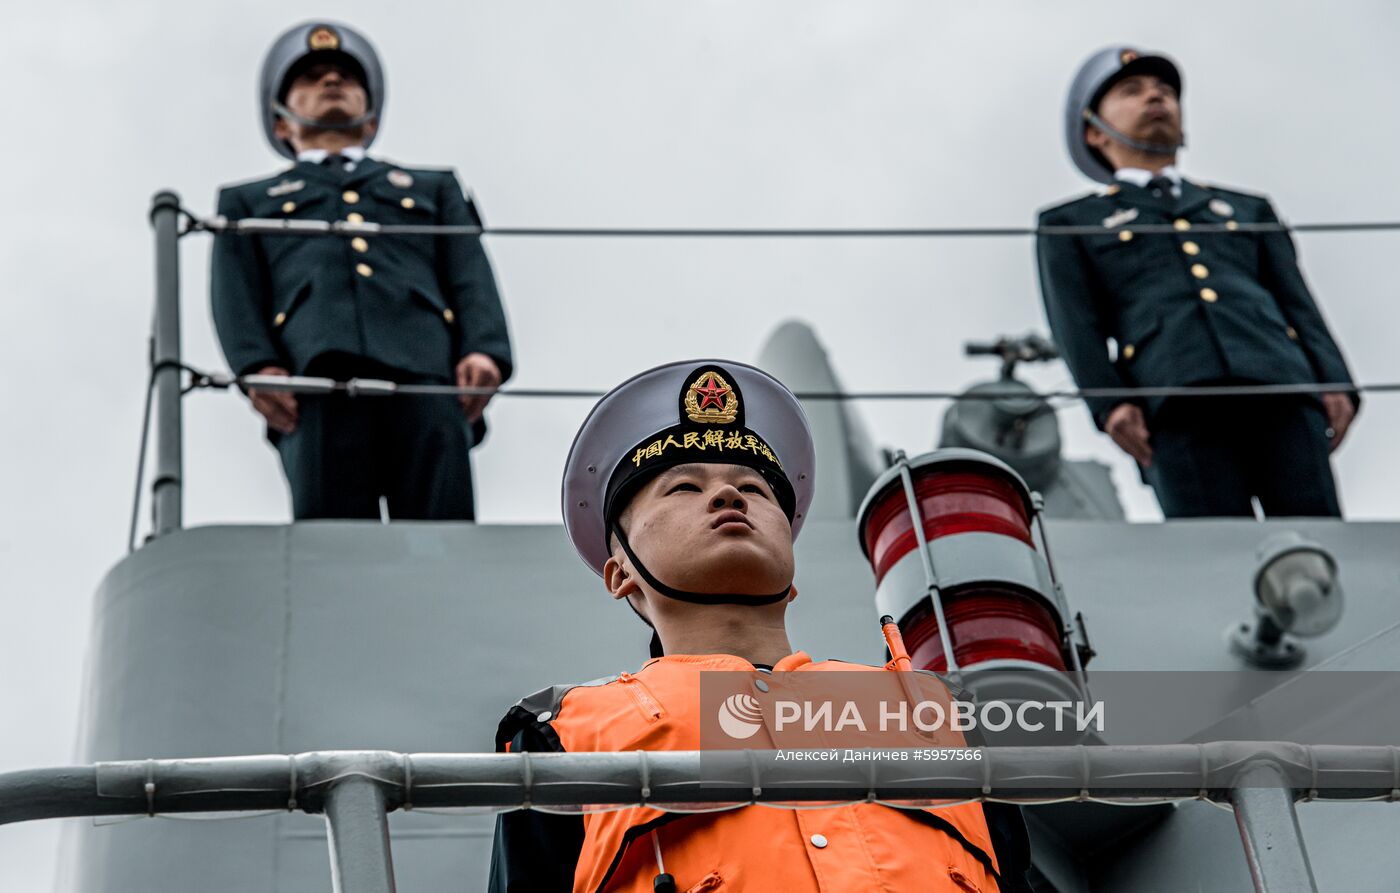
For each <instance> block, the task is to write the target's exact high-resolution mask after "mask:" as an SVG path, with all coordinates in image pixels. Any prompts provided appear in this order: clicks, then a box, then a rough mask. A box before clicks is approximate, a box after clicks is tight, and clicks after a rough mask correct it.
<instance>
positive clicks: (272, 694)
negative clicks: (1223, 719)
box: [68, 521, 1400, 893]
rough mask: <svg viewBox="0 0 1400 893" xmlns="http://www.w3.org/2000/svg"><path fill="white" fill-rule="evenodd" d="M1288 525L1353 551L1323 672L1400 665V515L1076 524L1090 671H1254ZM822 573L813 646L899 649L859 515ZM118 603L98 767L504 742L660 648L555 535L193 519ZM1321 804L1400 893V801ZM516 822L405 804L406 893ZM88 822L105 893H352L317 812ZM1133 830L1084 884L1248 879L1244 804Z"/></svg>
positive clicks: (1177, 884) (435, 879) (88, 852)
mask: <svg viewBox="0 0 1400 893" xmlns="http://www.w3.org/2000/svg"><path fill="white" fill-rule="evenodd" d="M1278 528H1295V529H1298V530H1300V531H1301V532H1302V533H1304V534H1305V535H1307V536H1309V537H1310V538H1312V539H1315V540H1317V541H1319V542H1321V543H1322V544H1323V545H1325V546H1326V547H1327V548H1328V549H1330V550H1331V551H1332V552H1333V553H1334V554H1335V555H1336V557H1337V559H1338V562H1339V564H1340V566H1341V574H1342V580H1343V583H1344V585H1345V586H1346V588H1347V597H1348V603H1347V612H1346V614H1345V616H1344V617H1343V619H1342V622H1341V624H1340V625H1339V626H1338V627H1337V628H1336V629H1335V630H1333V631H1332V632H1331V633H1329V634H1327V635H1326V636H1324V637H1322V638H1320V639H1317V640H1313V641H1312V642H1310V643H1309V648H1310V656H1311V662H1313V663H1316V662H1320V661H1325V660H1327V659H1329V658H1333V657H1336V656H1337V655H1341V654H1345V658H1344V662H1346V663H1348V665H1355V666H1365V667H1366V668H1368V669H1389V670H1393V669H1395V668H1396V666H1397V664H1400V654H1397V653H1396V649H1395V647H1394V644H1393V642H1394V640H1395V636H1394V634H1392V635H1389V636H1387V635H1385V634H1384V631H1385V630H1387V629H1390V628H1392V627H1395V626H1396V625H1397V624H1400V599H1398V598H1396V595H1397V588H1400V574H1398V573H1397V561H1396V557H1395V552H1396V550H1395V545H1396V544H1397V543H1400V525H1394V524H1343V523H1340V522H1330V521H1316V522H1307V523H1298V524H1290V523H1286V522H1274V523H1270V524H1257V523H1254V522H1241V521H1209V522H1186V523H1181V522H1178V523H1172V524H1166V525H1125V524H1121V523H1111V522H1070V521H1062V522H1055V523H1051V525H1050V528H1049V533H1050V538H1051V542H1052V545H1053V547H1054V559H1055V562H1056V566H1057V568H1058V570H1059V572H1060V576H1061V579H1062V580H1063V582H1064V583H1065V587H1066V590H1067V593H1068V596H1069V599H1070V602H1071V605H1072V607H1073V608H1074V609H1075V610H1078V611H1082V612H1083V613H1084V614H1085V616H1086V618H1087V619H1088V622H1089V629H1090V633H1091V636H1092V639H1093V642H1094V645H1095V647H1096V648H1097V649H1098V650H1099V657H1098V658H1097V659H1096V660H1095V662H1094V663H1093V664H1092V665H1091V667H1090V674H1091V679H1092V676H1093V673H1094V672H1100V671H1104V670H1118V669H1156V670H1162V669H1190V670H1232V669H1238V668H1239V666H1240V665H1239V664H1238V663H1237V660H1236V659H1235V658H1233V657H1232V656H1231V655H1230V653H1229V652H1228V650H1227V649H1226V647H1225V644H1224V640H1223V637H1222V631H1223V630H1224V629H1225V627H1226V626H1227V625H1228V624H1230V623H1231V622H1234V621H1238V620H1241V619H1245V618H1246V617H1248V613H1249V606H1250V598H1251V595H1250V589H1249V586H1250V579H1251V575H1252V573H1253V549H1254V546H1255V545H1256V544H1257V543H1258V542H1259V541H1260V540H1262V539H1264V537H1265V536H1267V535H1268V534H1269V533H1270V532H1272V531H1274V530H1276V529H1278ZM798 565H799V569H800V571H799V576H798V579H797V586H798V589H799V591H800V596H799V598H798V600H797V602H796V603H795V605H794V607H793V611H792V615H791V620H792V622H791V625H790V626H791V630H792V641H793V643H794V645H795V647H798V648H802V649H803V650H806V651H808V652H809V653H811V654H813V655H814V656H817V657H838V658H844V659H850V660H862V661H867V662H877V661H879V660H881V659H882V646H883V643H882V640H881V638H880V635H879V629H878V626H877V623H876V616H875V615H876V612H875V607H874V600H873V579H872V576H871V573H870V571H869V569H868V567H867V566H866V565H865V564H864V562H863V560H862V559H861V557H860V552H859V549H858V547H857V545H856V540H855V534H854V531H853V525H852V523H851V522H849V521H844V522H841V521H814V522H813V523H811V524H809V525H808V526H807V528H806V530H805V531H804V534H803V537H802V541H801V542H800V543H799V548H798ZM94 617H95V628H94V630H93V635H92V640H91V641H92V648H93V650H92V653H91V655H90V657H89V689H88V692H87V700H86V705H87V706H86V715H85V717H84V731H83V740H82V742H81V748H80V750H81V757H82V759H83V760H85V761H98V760H114V759H143V758H162V757H181V756H213V755H227V754H239V753H268V752H277V753H288V752H297V751H307V750H316V749H329V748H383V749H389V750H397V751H405V752H409V751H471V750H489V749H490V748H491V746H492V736H493V733H494V731H495V727H496V722H497V720H498V719H499V718H500V716H501V715H502V714H503V713H504V711H505V710H506V709H507V708H508V707H509V706H510V705H511V704H512V703H513V702H514V701H515V699H516V698H518V697H520V696H522V695H524V694H527V693H529V692H531V691H535V690H538V689H540V688H542V687H544V686H546V685H548V684H551V683H556V682H566V681H581V680H586V679H591V678H594V677H597V676H601V675H604V674H607V673H611V672H616V671H618V670H621V669H632V668H635V667H636V666H638V665H639V664H640V663H642V661H643V660H645V658H646V642H647V638H648V635H647V631H646V629H645V628H644V627H643V626H642V625H641V624H640V623H639V622H638V621H637V620H636V619H635V618H634V617H633V616H632V614H631V612H630V611H628V610H627V609H626V608H625V607H624V606H621V605H619V604H617V603H615V602H613V601H612V600H611V599H609V598H608V596H607V594H606V593H605V592H604V591H603V589H602V586H601V584H600V583H599V582H598V580H597V578H596V577H594V576H593V575H592V574H591V573H589V572H588V571H587V570H586V569H585V568H584V567H582V566H581V565H580V564H579V563H578V560H577V558H576V557H575V555H574V553H573V551H572V549H571V548H570V547H569V546H568V543H567V540H566V539H565V537H564V536H563V533H562V531H561V530H560V528H558V527H555V526H485V525H466V524H460V525H459V524H436V525H429V524H392V525H388V526H384V525H378V524H363V523H330V522H325V523H308V524H298V525H293V526H289V527H210V528H202V529H195V530H188V531H183V532H180V533H176V534H173V535H170V536H168V537H165V538H162V539H160V540H157V541H156V542H154V543H152V544H150V545H148V546H146V547H145V548H143V549H141V550H140V551H139V552H137V553H136V554H134V555H132V556H130V557H129V558H127V559H125V560H124V561H122V562H121V563H120V564H119V565H117V566H116V567H115V568H114V569H113V570H112V572H111V573H110V574H109V575H108V577H107V579H106V580H105V581H104V582H103V585H102V587H101V588H100V590H99V592H98V594H97V604H96V606H95V611H94ZM1378 634H1379V635H1378ZM1299 810H1300V814H1301V818H1302V824H1303V829H1304V832H1305V834H1306V836H1307V840H1308V844H1309V846H1310V849H1311V855H1312V859H1313V864H1314V867H1315V869H1316V871H1317V874H1318V878H1319V882H1320V884H1321V888H1322V889H1324V890H1335V889H1346V890H1353V891H1371V890H1375V891H1382V890H1387V891H1388V890H1393V889H1394V886H1395V882H1394V878H1395V877H1397V876H1400V848H1397V847H1394V846H1391V845H1386V844H1385V843H1384V841H1393V840H1395V839H1400V805H1394V806H1392V805H1389V804H1376V805H1373V804H1363V805H1355V806H1337V805H1330V804H1301V805H1300V807H1299ZM491 826H492V820H491V819H490V818H489V817H487V816H440V815H424V814H419V813H412V814H408V815H404V814H395V815H394V816H393V817H392V821H391V827H392V829H393V831H394V835H395V836H394V848H395V863H396V866H397V869H398V875H399V881H400V882H399V889H400V890H402V891H406V893H414V891H425V893H426V891H438V890H456V889H461V890H473V889H480V887H481V886H482V884H483V883H484V879H485V872H486V860H487V858H488V854H489V846H490V833H491ZM69 835H70V840H69V841H68V844H69V846H68V851H69V852H70V853H71V854H72V858H73V859H74V865H73V869H74V871H73V873H74V876H75V877H74V885H73V888H74V889H75V890H78V891H82V893H114V891H122V893H127V891H136V890H141V891H165V890H171V891H185V890H192V889H198V890H200V891H201V893H233V891H244V890H260V891H261V890H275V891H287V893H290V891H298V893H305V891H320V890H329V884H330V881H329V865H328V859H327V856H326V851H325V843H324V834H323V830H322V826H321V824H320V823H319V821H318V820H316V819H315V818H311V817H306V816H302V815H283V816H277V817H253V818H245V819H240V820H236V821H188V820H183V821H176V820H165V819H159V820H149V819H140V820H134V821H128V822H123V823H118V824H111V825H103V826H96V827H94V826H91V825H87V826H78V825H74V826H73V827H72V829H71V830H70V831H69ZM1134 840H1135V841H1136V842H1135V843H1131V844H1128V845H1125V846H1120V847H1116V848H1114V852H1113V853H1112V854H1099V855H1097V856H1094V857H1093V858H1092V859H1089V860H1087V861H1086V860H1085V859H1084V858H1083V857H1082V856H1081V857H1079V859H1078V862H1077V864H1078V868H1077V869H1076V870H1077V871H1078V872H1079V876H1078V877H1077V879H1076V880H1075V881H1074V882H1073V884H1070V883H1068V882H1066V884H1065V885H1064V887H1063V888H1064V889H1066V890H1069V889H1076V887H1078V888H1079V889H1083V890H1085V891H1155V890H1163V891H1166V890H1173V891H1176V890H1197V889H1200V890H1208V891H1214V890H1222V891H1224V890H1232V891H1233V890H1241V889H1248V888H1249V886H1248V884H1249V882H1248V874H1247V870H1246V867H1245V862H1244V855H1243V851H1242V849H1241V846H1240V841H1239V838H1238V835H1237V833H1236V831H1235V826H1234V821H1233V817H1232V816H1231V815H1230V814H1229V813H1228V812H1226V811H1222V810H1219V809H1217V808H1215V807H1211V806H1207V805H1204V804H1199V803H1192V804H1186V805H1185V806H1183V807H1182V808H1179V809H1177V810H1176V811H1174V812H1173V813H1172V814H1171V815H1170V817H1168V818H1167V819H1165V820H1164V821H1162V822H1160V823H1158V824H1156V825H1155V826H1153V827H1150V828H1148V829H1147V830H1145V831H1142V832H1141V833H1140V834H1139V836H1138V837H1137V838H1134ZM1039 844H1040V845H1041V846H1042V847H1043V846H1045V845H1047V844H1046V841H1045V840H1040V841H1039ZM1051 844H1052V845H1053V841H1051ZM1063 861H1064V862H1065V863H1066V864H1071V865H1072V864H1075V858H1074V857H1072V856H1069V855H1066V858H1065V859H1064V860H1063ZM1047 867H1049V866H1047ZM1080 885H1082V886H1080Z"/></svg>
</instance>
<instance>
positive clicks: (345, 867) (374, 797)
mask: <svg viewBox="0 0 1400 893" xmlns="http://www.w3.org/2000/svg"><path fill="white" fill-rule="evenodd" d="M326 842H327V844H328V845H329V846H330V855H331V885H332V889H333V890H334V891H335V893H394V890H395V886H394V859H393V856H392V854H391V853H390V850H389V815H388V811H387V807H386V803H385V798H384V791H383V790H382V789H381V788H380V787H379V782H376V781H374V780H373V779H370V778H366V777H365V776H363V775H351V776H348V777H346V778H343V779H341V780H339V781H337V782H335V784H334V786H333V787H332V788H331V789H330V791H329V792H328V793H327V794H326Z"/></svg>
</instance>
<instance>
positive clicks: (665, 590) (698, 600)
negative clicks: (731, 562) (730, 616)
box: [612, 522, 792, 607]
mask: <svg viewBox="0 0 1400 893" xmlns="http://www.w3.org/2000/svg"><path fill="white" fill-rule="evenodd" d="M612 528H613V535H614V536H616V537H617V541H618V542H619V543H621V544H622V551H623V552H626V553H627V558H628V560H629V561H631V562H632V565H633V566H634V567H635V568H636V569H637V573H639V574H641V575H642V579H643V580H646V582H647V585H648V586H650V587H651V588H652V589H655V590H656V591H657V592H659V593H661V594H662V595H664V596H666V597H667V598H673V599H675V600H676V601H682V602H690V603H691V604H696V605H752V606H754V607H758V606H760V605H771V604H775V603H777V602H780V601H782V600H783V599H785V598H787V597H788V593H789V592H791V591H792V584H791V583H789V584H788V585H787V586H784V587H783V590H782V591H781V592H775V593H774V594H772V595H744V594H742V593H736V592H686V591H685V590H683V589H675V588H673V587H671V586H667V585H666V584H665V583H662V582H661V581H660V580H658V579H656V577H655V576H654V575H653V574H652V572H651V571H649V570H647V567H646V565H645V564H642V559H640V558H638V557H637V553H636V552H633V551H632V545H631V544H630V543H628V542H627V535H626V534H625V533H623V532H622V525H620V524H617V523H615V522H614V524H613V526H612Z"/></svg>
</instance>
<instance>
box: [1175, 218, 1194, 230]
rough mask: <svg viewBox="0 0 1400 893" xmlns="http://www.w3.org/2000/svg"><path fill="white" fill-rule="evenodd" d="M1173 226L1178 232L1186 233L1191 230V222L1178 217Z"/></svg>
mask: <svg viewBox="0 0 1400 893" xmlns="http://www.w3.org/2000/svg"><path fill="white" fill-rule="evenodd" d="M1172 226H1174V227H1176V228H1177V230H1179V231H1180V232H1183V233H1184V232H1186V231H1187V230H1188V229H1190V228H1191V221H1189V220H1187V219H1186V218H1184V217H1178V218H1176V219H1175V220H1173V221H1172Z"/></svg>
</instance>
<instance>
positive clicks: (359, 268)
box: [355, 264, 374, 278]
mask: <svg viewBox="0 0 1400 893" xmlns="http://www.w3.org/2000/svg"><path fill="white" fill-rule="evenodd" d="M355 272H356V273H359V274H360V275H361V276H364V277H366V278H368V277H370V276H373V275H374V268H373V267H371V266H370V265H369V264H355Z"/></svg>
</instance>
